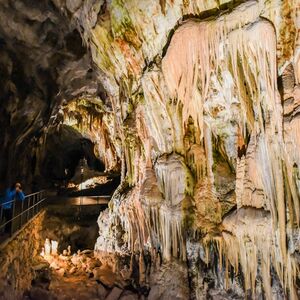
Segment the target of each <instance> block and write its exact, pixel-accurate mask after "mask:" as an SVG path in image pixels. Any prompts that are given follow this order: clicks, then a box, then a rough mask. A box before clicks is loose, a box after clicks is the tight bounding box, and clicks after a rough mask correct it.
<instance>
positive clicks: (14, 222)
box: [0, 190, 46, 236]
mask: <svg viewBox="0 0 300 300" xmlns="http://www.w3.org/2000/svg"><path fill="white" fill-rule="evenodd" d="M44 192H45V190H41V191H39V192H35V193H32V194H29V195H27V196H25V198H24V199H23V200H16V199H14V200H11V201H6V202H4V203H1V205H0V222H3V220H4V217H5V222H4V223H2V224H0V235H1V233H3V231H4V232H5V233H8V234H9V235H10V236H12V235H13V234H14V233H15V232H16V231H18V230H20V229H21V228H22V227H23V226H24V225H25V224H26V223H27V222H28V221H29V220H30V219H32V218H33V217H34V216H35V215H36V214H37V213H39V212H40V210H41V208H42V204H44V202H45V200H46V197H45V196H44ZM5 204H12V205H11V207H9V208H5V207H4V205H5Z"/></svg>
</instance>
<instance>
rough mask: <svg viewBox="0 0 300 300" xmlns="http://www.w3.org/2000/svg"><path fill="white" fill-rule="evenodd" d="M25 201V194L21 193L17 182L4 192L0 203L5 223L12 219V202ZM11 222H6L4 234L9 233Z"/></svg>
mask: <svg viewBox="0 0 300 300" xmlns="http://www.w3.org/2000/svg"><path fill="white" fill-rule="evenodd" d="M24 199H25V194H24V193H23V191H22V187H21V184H20V183H19V182H17V183H16V184H14V185H12V186H11V187H10V188H8V189H7V190H6V191H5V195H4V198H3V200H2V201H3V202H2V209H3V216H4V218H5V222H8V221H9V220H11V219H12V207H13V202H14V200H18V201H23V200H24ZM11 226H12V222H8V223H7V224H6V225H5V232H7V233H10V232H11Z"/></svg>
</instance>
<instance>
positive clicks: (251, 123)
mask: <svg viewBox="0 0 300 300" xmlns="http://www.w3.org/2000/svg"><path fill="white" fill-rule="evenodd" d="M0 12H1V18H0V20H1V21H0V28H1V30H0V38H1V40H0V41H1V53H2V52H3V54H2V55H1V59H0V60H1V70H3V73H4V76H3V80H2V81H1V88H2V95H1V99H2V101H3V105H1V115H3V118H2V120H0V122H2V123H1V132H2V134H1V136H0V142H1V143H2V144H3V145H4V147H3V149H1V151H2V152H1V155H4V156H5V155H8V154H7V153H12V152H11V149H14V151H15V152H14V154H11V155H10V156H9V157H10V159H8V160H7V161H5V162H4V161H1V166H3V168H1V170H3V169H7V170H13V171H12V173H10V176H13V175H16V176H19V177H21V178H25V177H26V176H27V178H29V179H30V180H33V179H36V180H40V176H41V170H43V166H45V159H46V158H47V157H48V158H49V151H48V152H47V148H46V147H45V145H47V138H48V135H49V132H50V133H51V132H53V131H54V132H60V133H61V134H62V133H63V131H64V130H65V132H66V131H67V132H69V134H67V136H65V138H64V139H63V140H64V142H65V141H69V143H67V145H69V146H70V145H75V144H76V140H77V141H78V139H86V140H88V143H90V144H92V145H93V147H94V153H92V154H93V155H92V154H91V156H90V157H92V158H93V159H94V162H95V161H97V162H98V164H101V166H102V169H101V168H98V169H97V166H96V165H97V163H92V162H91V163H90V167H91V168H94V169H95V171H106V172H107V173H109V172H120V174H121V183H120V185H119V187H118V188H117V190H116V191H115V193H114V195H113V197H112V199H111V201H110V203H109V207H108V209H107V210H105V211H103V212H102V213H101V214H100V216H99V218H98V225H99V237H98V239H97V242H96V244H95V257H96V258H97V259H98V260H99V261H100V262H101V264H102V265H103V266H106V267H107V268H109V269H110V270H112V272H113V273H115V274H116V276H120V277H122V279H123V280H124V281H126V282H128V281H130V282H131V283H130V284H131V286H132V288H133V289H134V290H135V292H136V293H137V294H138V295H139V297H140V298H141V299H142V297H148V298H149V299H153V300H154V299H188V298H192V299H244V298H246V297H249V298H251V297H252V298H253V299H261V298H263V297H265V298H266V299H284V298H287V299H298V298H299V297H300V296H299V280H300V278H299V274H300V273H299V260H300V259H299V255H300V242H299V240H300V232H299V223H300V203H299V196H300V175H299V167H300V155H299V153H300V152H299V148H300V136H299V126H300V124H299V116H298V111H299V101H300V2H299V0H288V1H279V0H269V1H267V0H265V1H264V0H259V1H252V0H249V1H230V0H222V1H214V0H207V1H204V0H195V1H192V0H160V1H158V0H155V1H150V0H112V1H104V0H103V1H100V0H98V1H96V0H90V1H64V0H55V1H54V0H53V1H41V2H40V3H39V5H37V6H35V5H34V4H33V3H32V2H31V1H24V2H23V1H15V2H14V4H12V3H9V1H3V3H1V4H0ZM12 14H14V15H15V16H16V17H15V18H10V17H8V16H9V15H12ZM28 20H30V21H28ZM29 49H32V50H30V51H29ZM25 58H26V59H25ZM17 67H19V70H22V71H18V72H17V71H16V68H17ZM29 74H30V75H29ZM26 86H28V87H29V88H26ZM10 124H12V127H11V128H9V126H10ZM70 127H72V128H70ZM64 128H65V129H64ZM66 128H68V129H66ZM72 130H76V135H78V139H76V138H75V134H74V135H73V137H72V139H70V138H68V135H69V136H70V135H72V133H70V132H72ZM72 140H74V143H70V141H72ZM48 143H49V140H48ZM10 145H13V146H10ZM32 145H34V146H32ZM10 147H13V148H10ZM24 147H25V148H26V150H24V151H23V152H22V153H21V149H22V148H24ZM70 147H71V146H70ZM72 147H73V149H75V148H76V149H75V150H76V151H79V152H80V151H81V152H80V154H78V155H74V156H72V157H73V158H74V159H73V160H74V163H70V164H69V165H70V168H71V167H72V168H73V171H74V172H75V167H76V162H77V161H78V159H79V157H80V155H81V156H82V155H83V154H84V155H88V153H89V152H90V148H89V147H87V148H86V149H85V150H82V149H78V147H76V146H72ZM72 147H71V148H72ZM28 148H30V149H31V151H33V152H34V153H35V154H34V155H35V157H36V158H35V164H34V168H33V170H32V171H31V173H30V176H28V175H27V171H28V169H29V168H28V165H29V163H27V161H28V160H26V159H24V160H22V159H20V160H17V161H16V160H14V158H15V157H16V156H18V155H19V156H20V157H21V158H26V157H31V156H32V154H31V153H29V152H28V150H27V149H28ZM50 148H51V149H52V150H51V151H52V153H54V154H53V155H54V156H59V155H60V153H61V152H62V151H61V150H59V149H54V148H53V147H50ZM32 149H33V150H32ZM53 149H54V150H55V151H54V152H53ZM94 156H95V157H94ZM91 160H92V159H91ZM29 161H30V160H29ZM54 161H55V162H54V163H53V165H55V164H56V165H59V162H61V170H64V168H66V166H65V165H64V161H65V160H60V159H56V160H54ZM31 163H32V162H31ZM16 167H18V168H19V169H18V170H20V171H19V173H17V174H15V173H14V172H15V169H16ZM100 169H101V170H100ZM1 172H2V173H1V176H2V177H1V178H5V176H6V175H7V174H8V173H5V171H1ZM73 175H74V174H73ZM50 177H51V176H50ZM50 177H49V178H50ZM58 177H59V176H57V175H55V176H52V177H51V178H50V179H51V180H53V181H54V180H58V179H59V178H58ZM50 179H49V180H50ZM61 179H68V178H64V176H63V175H62V176H61V178H60V180H61ZM69 179H70V178H69ZM114 293H116V294H115V295H117V294H118V291H117V290H115V292H114ZM111 297H115V298H117V296H111Z"/></svg>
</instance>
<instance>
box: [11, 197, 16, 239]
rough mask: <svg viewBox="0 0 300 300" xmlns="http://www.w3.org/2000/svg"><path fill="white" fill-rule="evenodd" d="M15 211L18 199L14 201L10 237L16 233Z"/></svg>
mask: <svg viewBox="0 0 300 300" xmlns="http://www.w3.org/2000/svg"><path fill="white" fill-rule="evenodd" d="M15 210H16V199H14V200H13V203H12V216H11V220H10V235H11V236H12V235H13V233H14V217H15Z"/></svg>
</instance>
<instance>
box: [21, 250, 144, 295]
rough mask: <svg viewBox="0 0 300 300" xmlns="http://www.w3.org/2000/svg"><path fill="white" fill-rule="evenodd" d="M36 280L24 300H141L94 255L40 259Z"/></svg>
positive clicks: (57, 256) (89, 253)
mask: <svg viewBox="0 0 300 300" xmlns="http://www.w3.org/2000/svg"><path fill="white" fill-rule="evenodd" d="M35 270H36V275H37V276H36V278H35V279H34V281H33V283H32V288H31V290H30V291H29V293H28V294H27V295H26V296H25V297H24V300H25V299H26V300H40V299H43V300H77V299H78V300H79V299H80V300H82V299H89V300H94V299H103V300H106V299H108V300H116V299H122V300H138V299H144V298H143V296H139V295H138V294H137V293H135V292H133V291H131V290H128V289H126V288H125V284H124V282H122V281H121V280H120V278H118V277H117V276H116V275H115V274H114V273H113V272H112V271H111V270H110V269H108V268H107V267H105V266H102V265H101V263H99V261H98V260H97V259H96V258H94V256H93V251H91V250H85V251H82V252H78V253H76V254H73V255H70V254H69V255H55V256H52V255H51V256H48V257H45V258H42V257H40V259H39V261H38V263H37V265H36V266H35Z"/></svg>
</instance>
